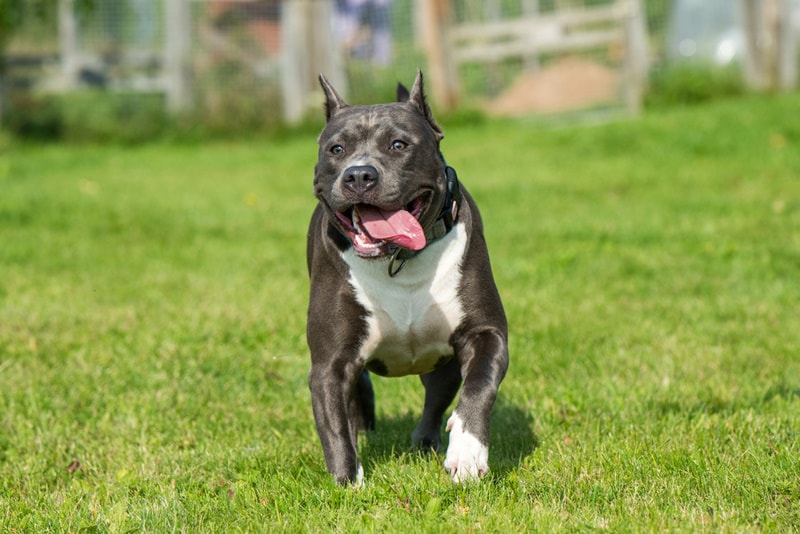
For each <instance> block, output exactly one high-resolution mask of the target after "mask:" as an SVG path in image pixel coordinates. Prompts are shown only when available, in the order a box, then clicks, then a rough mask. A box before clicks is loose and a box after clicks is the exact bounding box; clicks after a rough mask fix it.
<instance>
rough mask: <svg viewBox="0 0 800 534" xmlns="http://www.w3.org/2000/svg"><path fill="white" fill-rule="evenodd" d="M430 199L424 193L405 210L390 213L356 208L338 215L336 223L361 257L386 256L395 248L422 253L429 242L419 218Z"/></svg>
mask: <svg viewBox="0 0 800 534" xmlns="http://www.w3.org/2000/svg"><path fill="white" fill-rule="evenodd" d="M430 198H431V193H429V192H427V193H423V194H422V195H420V196H418V197H417V198H415V199H414V200H412V201H411V202H409V203H408V204H406V205H405V206H404V207H402V208H399V209H388V210H387V209H382V208H378V207H377V206H371V205H369V204H356V205H355V206H353V207H351V208H349V209H347V210H345V211H343V212H336V219H337V220H338V221H339V224H340V225H341V226H342V228H343V229H344V231H345V232H346V233H347V235H348V237H349V238H350V240H351V241H352V242H353V247H354V248H355V251H356V253H357V254H358V255H360V256H369V257H379V256H385V255H388V254H390V253H391V252H392V251H393V250H394V249H395V247H401V248H405V249H409V250H422V249H423V248H425V245H426V239H425V231H424V230H423V229H422V225H421V224H420V223H419V217H420V216H421V215H422V213H423V212H424V211H425V208H426V207H427V205H428V203H429V202H430Z"/></svg>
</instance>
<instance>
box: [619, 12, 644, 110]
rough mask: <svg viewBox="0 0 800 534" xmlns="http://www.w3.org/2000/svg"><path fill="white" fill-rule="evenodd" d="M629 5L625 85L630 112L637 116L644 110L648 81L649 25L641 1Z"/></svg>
mask: <svg viewBox="0 0 800 534" xmlns="http://www.w3.org/2000/svg"><path fill="white" fill-rule="evenodd" d="M627 4H628V5H627V6H626V7H627V18H626V22H625V33H626V36H625V49H626V50H625V58H624V65H623V69H624V82H623V83H625V90H624V92H625V104H626V106H627V108H628V111H629V112H631V113H633V114H637V113H639V112H640V111H641V108H642V95H644V90H645V84H646V80H647V68H648V65H647V63H648V57H649V52H648V49H647V24H646V22H645V19H644V9H643V8H642V2H641V0H627Z"/></svg>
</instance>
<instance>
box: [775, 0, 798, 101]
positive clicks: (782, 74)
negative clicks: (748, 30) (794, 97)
mask: <svg viewBox="0 0 800 534" xmlns="http://www.w3.org/2000/svg"><path fill="white" fill-rule="evenodd" d="M793 19H794V14H793V13H792V0H780V5H779V7H778V87H779V88H780V89H782V90H784V91H788V90H791V89H794V88H795V86H796V85H797V40H796V37H795V34H794V25H793V22H794V20H793Z"/></svg>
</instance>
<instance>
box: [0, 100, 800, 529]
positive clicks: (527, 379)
mask: <svg viewBox="0 0 800 534" xmlns="http://www.w3.org/2000/svg"><path fill="white" fill-rule="evenodd" d="M798 107H800V99H799V98H798V97H797V96H784V97H765V98H751V99H745V100H736V101H729V102H724V103H718V104H714V105H709V106H705V107H696V108H688V109H677V110H664V111H659V112H657V113H654V114H652V115H649V116H646V117H644V118H642V119H638V120H635V121H630V122H624V123H618V124H610V125H605V126H598V127H593V128H585V129H580V128H564V129H547V130H543V129H541V128H538V127H536V126H534V125H531V124H526V123H524V122H523V123H520V122H488V123H486V124H482V125H481V126H476V127H466V126H460V127H458V128H453V129H446V139H445V140H444V142H443V148H444V150H445V153H446V155H447V158H448V163H450V164H451V165H453V166H454V167H455V168H456V169H457V170H458V172H459V177H460V178H461V180H462V181H463V183H464V184H465V185H466V186H467V187H468V188H469V189H470V191H471V192H472V194H473V196H475V197H476V199H477V200H478V202H479V204H480V206H481V209H482V213H483V216H484V220H485V225H486V231H487V239H488V242H489V246H490V251H491V254H492V260H493V267H494V270H495V276H496V279H497V283H498V286H499V288H500V291H501V294H502V296H503V299H504V302H505V305H506V311H507V314H508V316H509V320H510V328H511V340H510V342H511V357H512V364H511V368H510V369H509V374H508V376H507V378H506V380H505V382H504V383H503V385H502V388H501V392H500V397H499V400H498V404H497V406H496V409H495V414H494V419H493V426H492V439H493V443H492V448H491V452H490V465H491V468H492V471H491V472H490V474H489V476H488V477H487V479H486V480H484V481H483V482H482V483H481V484H478V485H471V486H466V487H462V486H455V485H453V484H452V483H451V482H450V481H449V479H448V477H447V476H446V474H445V472H444V470H443V469H442V468H441V461H442V458H441V457H436V456H431V455H425V454H418V453H415V452H413V451H412V450H411V449H410V439H409V436H410V432H411V430H412V429H413V427H414V425H415V419H416V417H418V415H419V411H420V408H421V403H422V391H421V387H420V385H419V382H418V380H417V379H416V378H414V377H410V378H407V379H399V380H398V379H376V380H375V388H376V394H377V397H378V423H377V424H378V430H377V431H376V432H375V433H374V434H372V435H368V436H362V438H361V454H362V459H363V460H364V465H365V469H366V477H367V482H366V485H365V487H363V488H361V489H358V490H354V489H352V488H338V487H335V486H334V485H333V484H332V482H331V480H330V479H329V477H328V475H327V474H326V472H325V468H324V462H323V459H322V453H321V449H320V446H319V443H318V440H317V437H316V434H315V431H314V424H313V419H312V415H311V409H310V400H309V394H308V390H307V386H306V374H307V371H308V354H307V350H306V346H305V340H304V328H305V307H306V300H307V281H306V267H305V258H304V254H305V249H304V247H305V233H306V227H307V220H308V216H309V214H310V212H311V210H312V208H313V199H312V195H311V179H312V168H313V163H314V158H315V153H316V149H315V145H314V140H313V138H311V137H309V138H297V139H289V140H285V141H281V142H267V141H263V140H259V141H253V142H250V143H230V144H212V145H208V146H206V145H203V146H168V145H164V146H161V145H154V146H144V147H137V148H122V147H113V146H112V147H96V146H83V147H75V146H73V147H67V146H23V147H19V146H17V147H13V150H9V149H6V150H5V151H4V152H3V153H0V502H2V509H3V513H0V530H3V531H11V532H16V531H20V532H21V531H31V532H39V531H78V530H80V529H83V528H87V529H90V530H97V531H129V530H133V531H150V532H162V531H171V530H180V531H207V532H208V531H220V530H222V531H265V530H268V531H272V530H288V531H313V530H319V531H345V532H349V531H386V530H389V531H401V532H411V531H415V532H416V531H428V532H442V531H444V532H455V531H465V530H466V531H483V530H489V531H502V532H512V531H521V530H538V531H559V530H561V531H570V532H572V531H576V530H584V529H587V530H588V529H591V530H595V529H609V530H613V531H620V530H621V531H629V530H630V531H663V530H669V531H673V530H677V531H687V532H688V531H698V530H700V531H702V530H707V531H714V532H716V531H731V532H733V531H742V530H765V531H790V530H792V529H796V528H797V525H798V524H800V482H798V481H800V416H798V413H800V341H799V340H800V338H799V337H798V335H797V332H800V313H798V303H800V284H798V280H799V279H800V182H798V179H797V177H798V176H800V126H798V125H800V123H799V122H798V121H796V120H793V117H794V115H796V110H797V109H798ZM445 126H446V125H445Z"/></svg>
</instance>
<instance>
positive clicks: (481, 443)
mask: <svg viewBox="0 0 800 534" xmlns="http://www.w3.org/2000/svg"><path fill="white" fill-rule="evenodd" d="M320 84H321V86H322V90H323V92H324V94H325V116H326V121H327V122H326V125H325V127H324V128H323V130H322V132H321V133H320V135H319V138H318V145H319V154H318V160H317V163H316V166H315V168H314V195H315V196H316V198H317V199H318V204H317V207H316V209H315V210H314V213H313V215H312V217H311V223H310V225H309V230H308V241H307V262H308V272H309V277H310V294H309V305H308V323H307V332H306V337H307V341H308V346H309V349H310V352H311V370H310V372H309V387H310V390H311V399H312V407H313V412H314V418H315V422H316V428H317V433H318V434H319V438H320V441H321V442H322V450H323V453H324V456H325V462H326V464H327V469H328V472H329V473H330V474H331V475H333V477H334V479H335V480H336V482H337V483H339V484H343V485H344V484H357V485H361V484H362V483H363V482H362V481H363V473H364V471H363V468H362V465H361V463H360V462H359V459H358V454H357V437H358V431H359V430H360V429H364V430H373V429H374V428H375V403H374V394H373V389H372V383H371V380H370V375H369V373H370V372H371V373H375V374H377V375H381V376H403V375H409V374H417V375H420V378H421V381H422V384H423V386H424V388H425V402H424V407H423V411H422V417H421V419H420V422H419V424H418V425H417V427H416V428H415V429H414V431H413V432H412V435H411V437H412V444H413V445H414V446H416V447H419V448H423V449H430V448H433V449H438V447H439V446H440V444H441V428H442V421H443V417H444V414H445V411H446V410H447V408H448V407H449V406H450V404H451V403H452V401H453V399H454V398H455V396H456V394H457V393H458V390H459V388H460V387H461V386H462V383H463V388H461V394H460V397H459V400H458V403H457V404H456V407H455V409H454V410H453V412H452V414H451V415H450V417H449V419H448V420H447V426H446V430H447V431H448V432H449V433H450V439H449V444H448V447H447V453H446V455H445V459H444V467H445V469H446V471H447V472H448V473H449V475H450V476H451V477H452V479H453V481H455V482H457V483H458V482H464V481H470V480H475V479H479V478H480V477H482V476H483V475H485V474H486V473H487V471H488V469H489V466H488V456H489V448H488V447H489V420H490V415H491V411H492V407H493V405H494V402H495V399H496V397H497V391H498V388H499V386H500V382H501V381H502V380H503V378H504V377H505V374H506V370H507V368H508V326H507V321H506V316H505V312H504V310H503V305H502V302H501V300H500V296H499V294H498V291H497V288H496V286H495V282H494V278H493V276H492V269H491V266H490V263H489V254H488V251H487V248H486V242H485V239H484V235H483V224H482V221H481V217H480V214H479V213H478V208H477V206H476V205H475V202H474V201H473V199H472V197H471V196H470V195H469V193H468V192H467V190H466V188H464V186H463V185H461V183H460V182H459V180H458V177H457V175H456V172H455V170H454V169H453V168H452V167H449V166H448V165H447V164H446V163H445V159H444V157H443V155H442V153H441V151H440V142H441V140H442V138H443V137H444V135H443V133H442V129H441V128H440V127H439V125H438V124H437V123H436V121H435V120H434V118H433V116H432V114H431V110H430V107H429V106H428V104H427V102H426V97H425V93H424V89H423V76H422V72H420V71H418V72H417V76H416V79H415V81H414V84H413V86H412V87H411V90H410V91H409V90H408V89H406V88H405V87H404V86H403V85H402V84H398V90H397V93H398V98H397V102H393V103H389V104H376V105H370V106H353V105H349V104H347V103H346V102H345V101H344V100H343V99H342V97H341V96H339V94H338V93H337V92H336V89H335V88H334V87H333V86H332V85H331V84H330V83H329V82H328V80H327V79H326V78H325V77H324V76H322V75H321V76H320Z"/></svg>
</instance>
